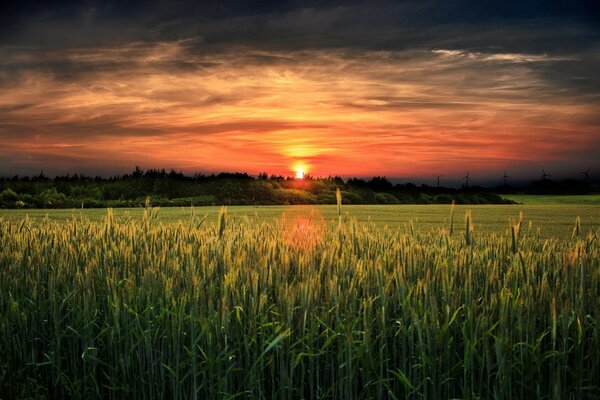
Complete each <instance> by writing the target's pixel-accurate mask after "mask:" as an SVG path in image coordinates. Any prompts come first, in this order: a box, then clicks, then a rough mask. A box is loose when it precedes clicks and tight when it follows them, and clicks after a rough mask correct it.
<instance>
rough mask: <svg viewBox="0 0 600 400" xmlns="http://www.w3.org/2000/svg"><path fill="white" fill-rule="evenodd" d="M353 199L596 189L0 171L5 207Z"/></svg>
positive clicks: (432, 200) (459, 198)
mask: <svg viewBox="0 0 600 400" xmlns="http://www.w3.org/2000/svg"><path fill="white" fill-rule="evenodd" d="M338 188H339V189H340V190H341V191H342V196H343V199H344V203H345V204H449V203H451V202H452V201H454V202H456V203H457V204H505V203H511V202H510V201H509V200H505V199H503V198H502V197H500V196H499V195H498V193H501V194H508V193H531V194H588V193H590V192H591V191H592V187H591V186H590V185H589V183H587V182H586V181H583V180H582V181H576V180H565V181H562V182H555V181H552V180H549V179H542V180H537V181H534V182H533V183H532V184H531V185H530V186H528V187H525V188H518V189H517V188H513V187H511V186H510V185H507V184H504V185H502V186H499V187H497V188H491V189H490V188H483V187H480V186H468V187H467V186H466V185H465V186H464V187H463V188H461V189H451V188H445V187H437V186H436V187H431V186H428V185H420V186H417V185H414V184H412V183H406V184H396V185H394V184H392V183H391V182H390V181H389V180H388V179H386V178H385V177H381V176H376V177H373V178H371V179H370V180H365V179H359V178H351V179H348V180H347V181H344V180H343V179H342V178H340V177H337V176H336V177H327V178H314V177H310V176H308V175H307V176H306V177H305V178H304V179H302V180H298V179H294V178H291V177H284V176H281V175H271V176H269V175H267V173H261V174H259V175H258V177H256V178H255V177H252V176H250V175H248V174H246V173H240V172H234V173H230V172H222V173H220V174H211V175H203V174H195V175H193V176H186V175H184V174H183V173H181V172H177V171H174V170H171V171H170V172H167V171H165V170H164V169H163V170H156V169H149V170H146V171H143V170H142V169H141V168H139V167H136V168H135V170H134V171H133V172H132V173H131V174H125V175H120V176H113V177H110V178H102V177H87V176H83V175H77V174H76V175H67V176H58V177H55V178H49V177H47V176H45V175H44V174H43V172H40V174H39V175H37V176H33V177H19V176H15V177H13V178H0V207H1V208H80V207H85V208H95V207H143V206H144V204H145V201H146V198H147V197H148V196H150V199H151V203H152V205H154V206H190V205H192V204H193V205H196V206H203V205H222V204H225V205H258V204H264V205H269V204H272V205H276V204H279V205H282V204H335V203H336V189H338Z"/></svg>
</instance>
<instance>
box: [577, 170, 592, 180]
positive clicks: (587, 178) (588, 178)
mask: <svg viewBox="0 0 600 400" xmlns="http://www.w3.org/2000/svg"><path fill="white" fill-rule="evenodd" d="M591 170H592V167H589V168H588V169H587V170H585V171H582V172H580V174H583V175H585V177H584V180H585V183H588V182H589V181H590V171H591Z"/></svg>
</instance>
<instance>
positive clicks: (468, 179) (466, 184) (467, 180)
mask: <svg viewBox="0 0 600 400" xmlns="http://www.w3.org/2000/svg"><path fill="white" fill-rule="evenodd" d="M470 173H471V171H467V174H466V175H465V176H463V179H464V180H465V187H466V188H468V187H469V181H470V180H471V179H470V178H469V174H470Z"/></svg>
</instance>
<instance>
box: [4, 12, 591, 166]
mask: <svg viewBox="0 0 600 400" xmlns="http://www.w3.org/2000/svg"><path fill="white" fill-rule="evenodd" d="M230 4H231V6H230V7H229V8H227V6H226V5H225V6H223V7H224V8H223V9H218V8H211V7H205V8H201V9H200V10H198V9H194V8H190V5H189V4H188V3H185V2H184V3H181V5H180V6H181V8H182V10H188V12H177V11H176V7H174V8H170V9H166V8H164V7H162V6H160V5H151V6H149V7H148V8H149V9H148V10H145V11H144V12H141V13H139V14H135V15H133V14H131V11H128V9H125V8H122V7H121V8H119V7H112V8H111V7H106V8H99V7H88V8H83V9H75V10H70V11H69V12H71V13H73V14H74V15H72V16H71V19H68V18H67V15H66V11H65V9H68V7H66V8H65V7H62V8H61V7H56V8H53V9H49V10H45V9H44V10H37V12H33V13H31V14H25V13H23V12H21V11H20V10H19V9H15V10H13V11H12V13H13V15H12V16H13V19H12V20H13V21H15V20H16V21H19V24H18V25H17V26H16V27H15V26H13V29H12V30H11V31H10V32H9V33H6V29H7V28H4V29H5V32H3V33H6V34H3V35H2V39H0V56H1V57H0V59H1V60H2V61H1V62H0V142H1V146H0V174H2V175H13V174H16V173H19V174H28V173H32V172H37V171H39V170H40V169H44V171H47V173H50V174H52V173H69V172H70V173H73V172H85V173H95V174H97V173H99V174H111V173H119V172H125V171H129V170H131V169H132V167H133V165H135V164H139V165H142V166H143V167H158V168H176V169H181V170H184V171H186V172H196V171H205V172H206V171H221V170H244V171H248V172H250V173H258V172H261V171H268V172H270V173H283V174H289V173H290V169H291V168H292V167H293V165H295V164H296V163H298V162H302V163H303V164H305V165H306V166H307V169H308V171H309V172H310V173H312V174H316V175H330V174H331V175H335V174H339V175H344V176H352V175H374V174H377V175H387V176H394V177H401V176H409V177H427V176H430V175H431V174H435V173H444V174H448V175H452V174H455V175H457V176H459V175H460V174H464V171H466V170H471V171H476V172H477V173H478V174H479V175H480V176H482V177H484V176H490V177H491V176H495V175H497V171H498V170H500V171H501V170H502V169H514V170H518V171H514V172H511V175H512V176H519V174H521V175H527V174H533V173H534V171H535V173H536V174H537V170H538V169H539V168H540V167H541V166H544V167H545V168H546V169H547V170H549V169H551V168H556V169H561V170H565V169H566V170H565V171H564V173H565V174H566V173H569V172H572V171H569V168H571V169H573V168H574V170H575V171H577V170H578V169H577V168H581V167H583V166H585V167H586V168H587V166H589V165H597V163H598V161H597V154H600V116H599V114H598V112H597V111H598V110H599V109H600V78H598V74H597V73H596V72H595V71H598V70H600V56H599V54H600V53H599V51H598V50H599V49H600V40H599V38H600V35H599V33H598V30H597V29H596V28H595V26H594V25H593V24H590V23H589V22H588V21H587V20H586V19H585V18H584V17H582V16H579V15H577V13H574V14H575V15H573V16H571V17H570V18H564V19H562V20H559V19H557V18H556V16H555V15H553V12H555V11H553V10H554V9H552V8H550V9H549V10H546V11H545V12H544V13H542V14H543V15H542V16H541V17H540V16H538V15H537V14H535V13H534V12H533V11H531V10H521V11H520V12H516V11H515V12H514V14H515V15H513V16H511V17H510V18H508V19H506V20H503V19H502V18H500V17H498V16H497V15H496V14H494V15H492V16H487V15H486V13H485V11H484V10H470V11H469V12H470V13H471V14H472V16H471V17H469V16H468V15H467V16H465V15H463V14H460V15H459V16H455V17H452V13H450V15H446V14H440V15H439V16H437V15H435V14H434V15H430V14H429V13H428V11H431V10H432V9H433V8H432V5H433V4H434V3H418V4H417V3H413V2H401V3H396V2H394V3H387V2H382V3H380V4H378V5H375V6H373V5H371V6H367V5H364V4H362V3H356V4H351V5H349V6H343V7H342V6H337V5H335V4H326V5H324V6H320V7H296V6H295V5H294V4H293V3H290V4H286V5H285V6H277V5H275V4H274V5H270V6H269V5H268V4H267V5H266V6H265V7H266V8H265V9H252V8H244V7H239V6H238V5H237V4H234V3H230ZM422 4H424V5H422ZM236 6H238V7H237V8H236ZM585 6H586V4H583V5H581V7H583V8H585ZM444 7H447V6H444ZM556 7H558V6H556ZM443 10H446V11H448V9H446V8H444V9H443ZM443 10H442V11H443ZM458 10H459V11H460V10H461V9H460V8H459V9H458ZM465 10H467V8H466V7H463V9H462V11H465ZM557 10H558V11H560V8H557ZM517 11H518V10H517ZM558 11H556V12H558ZM67 14H68V13H67ZM582 15H583V14H582ZM419 18H420V19H419ZM419 21H420V22H421V23H420V24H419V23H418V22H419ZM73 29H78V30H79V33H75V32H74V31H73ZM519 171H520V172H519ZM556 175H558V174H556Z"/></svg>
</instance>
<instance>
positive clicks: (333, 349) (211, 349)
mask: <svg viewBox="0 0 600 400" xmlns="http://www.w3.org/2000/svg"><path fill="white" fill-rule="evenodd" d="M336 211H337V215H338V217H339V218H337V219H324V218H323V217H319V214H318V213H316V214H311V215H306V216H301V215H296V214H293V215H289V216H287V217H285V218H282V219H281V220H279V221H277V222H273V221H264V220H260V219H259V218H258V216H256V217H251V216H238V217H233V216H231V214H227V213H226V210H225V209H222V210H221V211H220V212H219V213H218V217H217V218H214V216H213V217H211V218H210V219H209V221H208V222H206V223H203V222H204V221H205V220H206V218H207V217H206V216H204V218H202V219H198V218H197V217H196V215H195V211H194V209H193V208H192V209H191V212H190V213H188V215H189V221H178V222H171V223H162V222H160V220H159V218H158V215H159V214H160V213H159V211H158V209H155V208H151V207H150V205H149V204H147V207H146V209H144V212H143V216H142V217H141V218H130V217H126V216H115V215H114V214H113V212H112V210H109V211H108V212H107V213H106V215H105V216H104V218H103V220H102V221H101V222H100V221H91V220H89V219H86V218H83V217H78V218H72V219H70V220H68V221H67V222H56V221H53V220H50V219H44V220H42V221H38V222H36V223H32V221H31V220H30V219H29V218H23V219H20V220H11V219H0V398H7V399H15V398H86V399H90V398H126V397H128V398H132V399H133V398H136V399H137V398H139V399H158V398H176V399H180V398H182V399H195V398H203V399H220V398H231V399H232V398H256V399H272V398H280V399H301V398H306V399H320V398H322V399H325V398H330V399H352V398H361V399H363V398H364V399H369V398H372V399H379V398H397V399H403V398H410V399H449V398H464V399H475V398H494V399H516V398H521V399H530V398H540V399H567V398H594V397H595V396H598V395H599V394H600V380H599V378H598V377H600V326H599V323H600V321H599V316H600V245H599V241H598V235H599V234H600V232H599V231H598V230H593V229H594V228H593V227H590V226H588V225H584V224H582V223H581V222H580V221H579V220H577V222H576V224H575V228H574V230H573V235H565V237H564V238H563V237H551V238H547V237H542V236H540V234H539V230H538V231H534V230H533V229H531V227H530V229H527V228H526V227H522V226H521V221H522V216H520V217H519V218H518V220H517V221H518V222H514V221H513V222H511V223H510V224H508V221H507V225H506V231H505V232H504V233H495V232H484V231H478V230H477V228H476V227H477V226H479V225H476V223H477V222H478V221H477V218H475V220H474V218H473V216H472V215H471V214H470V213H467V215H466V216H465V228H464V234H454V235H451V233H452V231H453V230H455V229H456V228H455V227H454V225H453V223H454V215H453V214H454V212H455V211H454V209H453V210H452V214H450V221H449V226H448V223H445V224H440V226H439V227H438V228H435V229H434V228H427V229H421V227H420V225H419V222H418V221H411V223H410V224H409V226H408V227H407V228H406V229H402V228H390V227H386V226H382V225H376V224H373V223H369V222H359V221H357V220H356V219H354V218H352V216H351V215H349V216H347V217H344V218H342V214H341V196H340V198H339V199H338V206H337V210H336ZM446 215H448V214H446ZM209 222H210V223H209ZM448 227H449V229H448Z"/></svg>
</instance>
